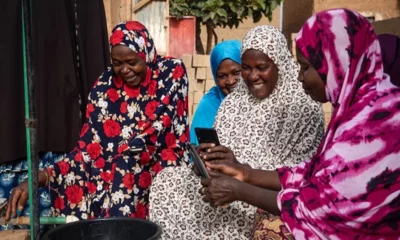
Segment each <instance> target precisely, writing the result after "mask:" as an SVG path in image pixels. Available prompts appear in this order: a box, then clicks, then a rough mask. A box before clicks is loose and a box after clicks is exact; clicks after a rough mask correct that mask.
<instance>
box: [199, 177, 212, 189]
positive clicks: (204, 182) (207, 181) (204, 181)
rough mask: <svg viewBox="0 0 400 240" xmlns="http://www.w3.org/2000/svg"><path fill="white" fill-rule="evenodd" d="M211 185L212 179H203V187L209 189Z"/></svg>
mask: <svg viewBox="0 0 400 240" xmlns="http://www.w3.org/2000/svg"><path fill="white" fill-rule="evenodd" d="M210 183H211V179H210V178H202V179H201V185H202V186H203V187H208V186H209V185H210Z"/></svg>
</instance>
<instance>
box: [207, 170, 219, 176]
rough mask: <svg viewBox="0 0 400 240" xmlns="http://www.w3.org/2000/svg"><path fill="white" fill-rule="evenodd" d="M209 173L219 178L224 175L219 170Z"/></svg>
mask: <svg viewBox="0 0 400 240" xmlns="http://www.w3.org/2000/svg"><path fill="white" fill-rule="evenodd" d="M208 175H210V177H211V178H219V177H222V176H223V175H222V174H221V173H220V172H217V171H212V170H211V171H208Z"/></svg>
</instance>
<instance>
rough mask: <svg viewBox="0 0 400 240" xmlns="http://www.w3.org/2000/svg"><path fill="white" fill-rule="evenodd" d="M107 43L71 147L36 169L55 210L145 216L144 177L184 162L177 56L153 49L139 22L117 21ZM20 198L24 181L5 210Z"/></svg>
mask: <svg viewBox="0 0 400 240" xmlns="http://www.w3.org/2000/svg"><path fill="white" fill-rule="evenodd" d="M110 46H111V58H112V64H111V66H110V67H109V68H108V69H107V70H106V71H105V72H104V73H103V74H102V75H101V76H100V78H99V79H98V81H97V82H96V83H95V85H94V87H93V89H92V91H91V93H90V95H89V100H88V106H87V112H86V123H85V124H84V126H83V127H82V130H81V134H80V139H79V141H78V144H77V147H76V148H75V149H74V150H73V151H72V152H71V153H69V154H68V155H67V156H66V157H65V158H64V159H63V160H62V161H59V162H57V163H56V164H54V165H53V166H50V167H48V168H46V169H45V170H44V171H41V172H40V173H39V185H40V186H41V187H47V186H48V187H49V189H50V192H51V197H52V201H53V207H52V210H53V211H54V214H55V215H56V216H64V215H74V216H77V217H78V218H80V219H89V218H99V217H111V216H126V217H137V218H146V217H147V215H148V210H149V203H148V195H149V186H150V185H151V182H152V178H153V177H154V176H155V175H156V174H157V173H158V172H160V171H161V170H162V169H163V168H165V167H169V166H181V165H185V164H186V163H187V162H188V157H187V154H186V152H185V150H184V144H185V143H186V142H187V139H188V120H187V89H188V80H187V77H186V70H185V67H184V65H183V63H182V61H181V60H179V59H174V58H166V57H161V56H159V55H157V52H156V49H155V46H154V42H153V39H152V38H151V36H150V35H149V33H148V30H147V29H146V28H145V27H144V26H143V25H142V24H140V23H139V22H134V21H129V22H123V23H120V24H118V25H117V26H116V27H115V28H114V29H113V31H112V35H111V38H110ZM27 199H28V185H27V182H24V183H22V184H20V185H19V186H17V187H16V188H15V189H14V190H13V193H12V195H11V197H10V201H9V206H8V209H7V216H6V218H9V217H10V214H11V213H12V215H13V216H15V215H16V210H17V209H19V208H22V207H23V206H24V205H25V202H26V201H27Z"/></svg>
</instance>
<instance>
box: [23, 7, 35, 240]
mask: <svg viewBox="0 0 400 240" xmlns="http://www.w3.org/2000/svg"><path fill="white" fill-rule="evenodd" d="M22 1H23V0H22ZM21 7H22V59H23V69H24V105H25V119H30V112H29V111H30V108H29V87H28V85H29V84H28V66H27V56H26V54H28V53H27V46H26V32H25V30H26V22H25V20H26V19H25V13H24V10H25V9H24V3H23V2H22V4H21ZM25 7H26V6H25ZM25 134H26V154H27V160H28V186H29V221H30V223H31V226H30V238H31V240H35V237H36V235H37V233H38V231H39V229H36V228H35V227H36V226H35V224H34V213H35V211H34V210H35V206H34V200H33V198H34V191H33V189H32V186H33V181H32V180H33V179H32V176H33V175H32V157H31V156H32V155H31V130H30V128H29V126H27V125H26V127H25Z"/></svg>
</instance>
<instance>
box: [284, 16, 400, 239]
mask: <svg viewBox="0 0 400 240" xmlns="http://www.w3.org/2000/svg"><path fill="white" fill-rule="evenodd" d="M296 45H297V47H298V49H299V50H300V51H301V52H302V53H303V54H304V55H305V56H306V58H307V59H308V60H309V61H310V63H311V64H312V66H313V67H314V68H316V70H317V71H318V72H319V74H320V75H321V77H322V79H323V80H324V81H325V84H326V86H325V88H326V92H327V95H328V98H329V99H330V101H331V102H332V103H333V104H334V105H335V110H334V112H333V116H332V120H331V123H330V124H329V126H328V130H327V133H326V136H325V139H324V140H323V142H322V143H321V145H320V147H319V149H318V152H317V154H316V155H315V156H314V158H313V159H312V160H311V161H309V162H305V163H303V164H300V165H299V166H297V167H294V168H281V169H279V170H278V171H279V173H280V177H281V178H280V180H281V184H282V189H283V190H282V191H281V192H280V194H279V196H278V205H279V207H280V209H281V217H282V219H283V221H284V222H285V224H286V226H287V227H288V228H289V229H290V231H291V232H292V234H293V235H294V237H295V238H296V239H397V238H398V236H399V224H400V221H399V217H398V216H399V214H400V204H399V199H400V161H399V159H400V144H399V140H398V138H399V135H400V112H399V108H400V89H399V88H396V87H394V86H393V85H392V84H391V83H390V79H389V77H388V76H387V75H386V74H384V73H383V65H382V60H381V49H380V46H379V43H378V40H377V37H376V34H375V32H374V30H373V27H372V25H371V24H370V23H369V22H368V20H367V19H366V18H364V17H363V16H361V15H360V14H358V13H356V12H353V11H350V10H347V9H334V10H327V11H323V12H320V13H317V14H315V15H314V16H312V17H311V18H310V19H309V20H308V21H307V22H306V24H305V25H304V26H303V28H302V29H301V31H300V32H299V34H298V36H297V39H296Z"/></svg>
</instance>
